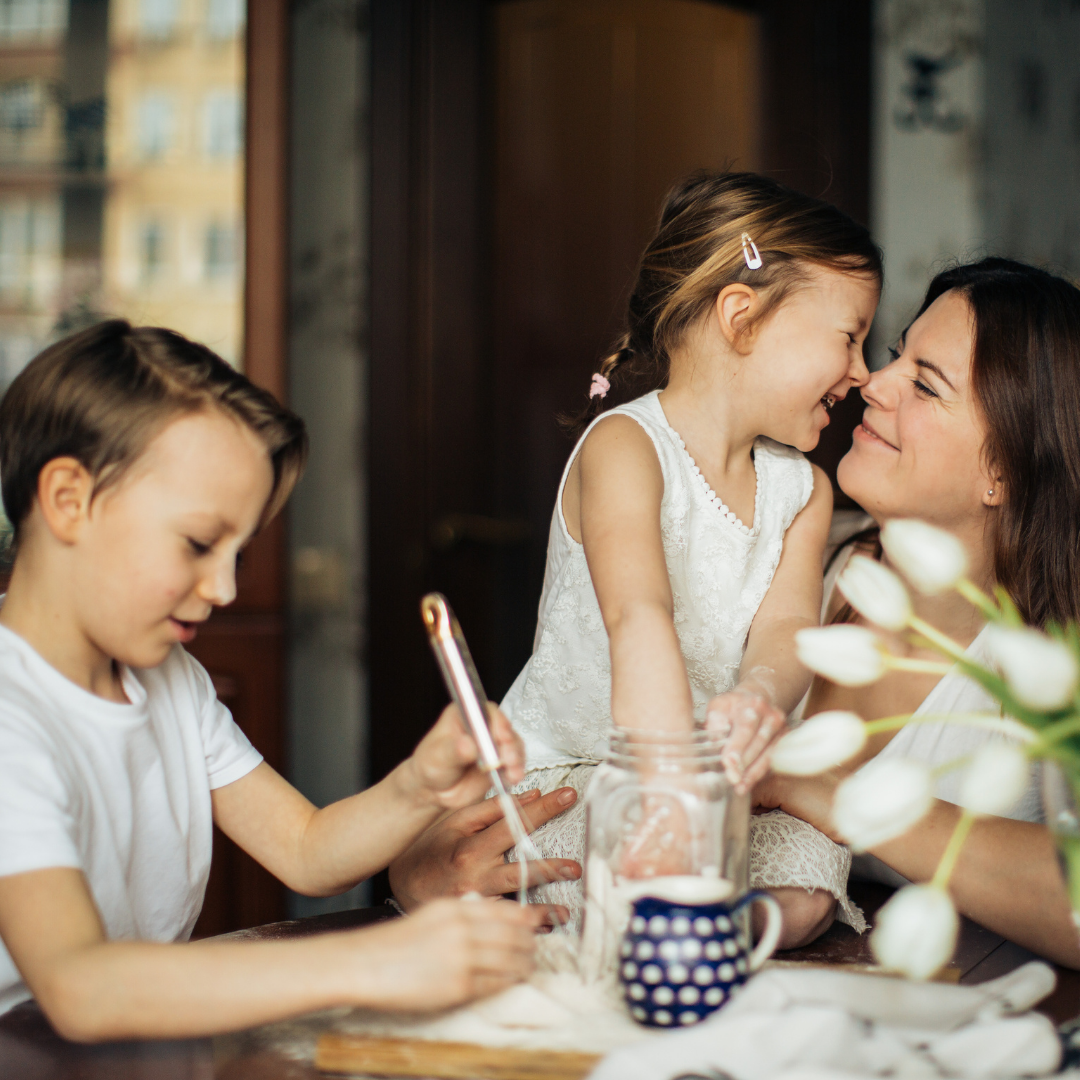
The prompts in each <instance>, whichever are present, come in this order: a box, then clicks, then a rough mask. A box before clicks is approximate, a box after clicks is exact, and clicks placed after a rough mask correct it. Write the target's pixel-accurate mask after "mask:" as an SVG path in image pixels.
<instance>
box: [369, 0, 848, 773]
mask: <svg viewBox="0 0 1080 1080" xmlns="http://www.w3.org/2000/svg"><path fill="white" fill-rule="evenodd" d="M868 7H869V6H868V5H867V4H865V3H859V2H856V0H823V3H822V4H820V5H817V4H815V5H806V4H801V3H798V2H797V0H771V2H763V3H760V4H740V5H738V7H737V8H736V7H735V6H731V5H724V4H716V3H710V2H707V0H503V2H501V3H500V2H494V0H373V3H372V65H373V96H372V312H371V317H372V337H371V369H370V372H371V374H370V380H371V381H370V387H369V394H370V397H369V400H370V410H371V412H370V426H369V433H370V441H369V461H370V469H371V476H370V487H369V491H370V500H371V501H370V516H369V522H370V525H369V528H370V549H369V550H370V567H369V581H370V594H369V595H370V607H369V619H368V624H369V643H368V655H369V662H370V670H371V695H372V698H371V762H370V764H371V769H370V772H371V775H372V777H373V778H377V777H379V776H381V775H384V774H385V773H386V772H387V771H389V769H390V768H392V767H393V766H394V765H395V764H396V763H397V762H398V761H400V760H401V759H402V758H403V757H404V756H405V755H406V754H407V753H408V752H409V750H410V749H411V748H412V746H413V745H414V744H415V742H416V740H417V739H418V738H419V737H420V735H421V734H422V733H423V731H424V730H425V729H426V728H427V727H428V726H429V725H430V723H431V722H432V720H433V719H434V717H435V715H436V713H437V710H438V709H439V707H441V705H442V704H443V702H444V701H445V694H444V692H443V691H442V688H441V686H440V685H439V680H438V676H437V673H436V671H435V668H434V665H433V663H432V661H431V658H430V656H429V655H428V653H427V649H426V644H425V642H424V639H423V635H422V632H421V628H420V622H419V618H418V613H417V604H418V601H419V599H420V596H421V595H422V593H423V592H424V591H426V590H427V589H430V588H440V589H442V590H443V591H444V592H446V593H447V594H448V596H449V597H450V599H451V602H452V603H453V604H454V605H455V607H456V608H457V609H458V614H459V615H460V617H461V621H462V624H463V627H464V630H465V633H466V635H467V636H468V637H469V639H470V641H471V643H472V648H473V652H474V655H475V657H476V660H477V664H478V667H479V669H480V673H481V675H482V677H483V678H484V680H485V682H486V685H487V689H488V691H489V693H490V695H491V696H492V697H495V698H498V697H500V696H501V695H502V694H503V693H504V692H505V690H506V689H507V688H508V686H509V684H510V682H511V681H512V680H513V678H514V676H515V675H516V674H517V671H518V670H519V669H520V667H521V665H522V664H523V663H524V661H525V660H526V659H527V657H528V655H529V651H530V649H531V643H532V634H533V630H534V628H535V620H536V605H537V601H538V599H539V593H540V584H541V579H542V574H543V563H544V553H545V550H546V544H547V534H548V525H549V521H550V516H551V511H552V506H553V503H554V497H555V489H556V484H557V481H558V476H559V473H560V471H561V469H562V466H563V464H564V462H565V460H566V456H567V454H568V452H569V449H570V445H571V444H570V442H569V441H568V440H567V439H566V438H565V437H564V436H563V435H562V434H561V433H560V431H559V428H558V426H557V424H556V415H557V414H558V413H560V412H563V411H566V410H568V409H574V408H577V407H578V406H579V405H580V404H581V402H582V401H583V400H584V395H585V393H586V391H587V388H588V384H589V376H590V373H591V372H592V371H594V370H596V362H597V359H598V358H599V357H600V356H601V355H602V353H603V351H604V349H605V348H606V347H607V345H608V344H609V342H610V341H611V339H612V337H613V336H614V333H615V331H616V328H617V324H618V320H619V307H620V302H621V300H622V299H623V297H624V296H625V292H626V290H628V288H629V286H630V283H631V281H630V279H631V276H632V272H633V266H634V262H635V260H636V258H637V256H638V255H639V253H640V250H641V248H642V246H643V244H644V243H645V241H646V239H647V237H648V235H649V232H650V230H651V228H652V226H653V223H654V221H655V218H656V214H657V211H658V208H659V202H660V198H661V196H662V194H663V192H664V190H665V189H666V188H667V187H668V185H669V184H670V183H671V182H672V181H673V180H674V179H675V178H677V177H678V176H680V175H682V174H683V173H685V172H687V171H689V170H691V169H694V168H700V167H709V168H721V167H723V166H725V165H727V164H731V165H734V166H736V167H739V168H759V169H764V170H765V171H770V170H773V171H775V172H776V175H777V176H778V178H779V179H781V180H784V181H786V182H788V183H791V184H793V185H794V186H798V187H801V188H803V189H804V190H809V191H810V192H811V193H812V194H822V193H825V194H826V195H827V196H828V197H833V198H835V199H836V201H838V202H839V203H840V204H841V205H844V206H845V208H847V209H849V211H851V212H853V213H855V214H856V215H861V216H865V209H866V188H867V176H868V147H869V140H868V123H869V111H868V104H867V102H868V97H869V67H868V58H869V11H868ZM837 48H842V49H845V50H846V55H845V57H844V62H843V63H836V62H834V61H835V51H836V49H837ZM829 110H835V113H834V112H833V111H829ZM864 127H866V129H867V130H865V131H864ZM864 158H866V160H865V161H864V160H863V159H864ZM834 162H835V163H838V165H837V167H836V168H835V169H834ZM834 173H835V175H834ZM831 176H833V179H830V177H831Z"/></svg>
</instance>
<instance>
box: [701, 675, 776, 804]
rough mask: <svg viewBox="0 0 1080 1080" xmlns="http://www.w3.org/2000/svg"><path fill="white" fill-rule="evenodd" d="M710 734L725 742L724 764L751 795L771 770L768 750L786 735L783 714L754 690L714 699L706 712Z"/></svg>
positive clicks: (739, 688) (738, 787)
mask: <svg viewBox="0 0 1080 1080" xmlns="http://www.w3.org/2000/svg"><path fill="white" fill-rule="evenodd" d="M706 724H707V726H708V730H709V732H710V733H711V734H712V735H714V736H716V737H717V738H720V739H725V740H726V742H725V744H724V749H723V751H722V752H721V761H722V762H723V765H724V771H725V772H726V773H727V778H728V779H729V780H730V781H731V783H732V784H734V785H735V789H736V790H737V791H738V792H739V793H740V794H745V793H746V792H748V791H749V790H750V789H751V788H752V787H753V786H754V785H755V784H756V783H757V782H758V781H759V780H761V779H762V778H763V777H764V776H765V774H766V772H768V769H769V750H770V748H771V747H772V745H773V743H775V742H776V740H777V739H779V738H780V736H781V735H783V734H784V732H785V731H787V729H788V727H787V720H786V718H785V717H784V714H783V713H782V712H781V711H780V710H779V709H778V708H777V707H776V706H775V705H773V703H772V702H771V701H770V700H769V698H768V697H767V696H766V695H765V694H764V693H762V692H759V691H758V690H757V689H755V688H753V687H751V686H749V685H748V686H742V685H740V686H737V687H736V688H735V689H734V690H730V691H728V693H726V694H721V695H720V696H719V697H714V698H713V699H712V701H710V702H709V708H708V711H707V712H706Z"/></svg>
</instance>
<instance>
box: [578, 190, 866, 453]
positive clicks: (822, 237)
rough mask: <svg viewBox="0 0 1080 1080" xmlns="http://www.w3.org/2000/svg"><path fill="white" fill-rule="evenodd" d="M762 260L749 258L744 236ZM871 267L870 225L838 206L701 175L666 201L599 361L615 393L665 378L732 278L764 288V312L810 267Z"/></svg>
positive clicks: (637, 390) (634, 391)
mask: <svg viewBox="0 0 1080 1080" xmlns="http://www.w3.org/2000/svg"><path fill="white" fill-rule="evenodd" d="M744 233H745V234H747V235H748V236H749V237H750V238H751V239H752V240H753V242H754V243H755V244H756V245H757V248H758V251H759V252H760V254H761V258H762V265H761V266H760V267H759V268H758V269H756V270H752V269H750V267H749V266H748V265H747V261H746V259H745V258H744V257H743V244H742V236H743V234H744ZM812 265H816V266H822V267H826V268H828V269H831V270H839V271H841V272H843V273H849V274H868V275H871V276H872V277H874V278H876V279H877V281H878V283H879V284H880V282H881V277H882V268H881V252H880V250H879V249H878V248H877V246H876V245H875V244H874V242H873V240H871V239H870V233H869V232H868V231H867V230H866V229H865V228H864V227H863V226H862V225H859V224H857V223H856V222H854V221H852V220H851V218H849V217H848V216H847V215H846V214H844V213H842V212H841V211H840V210H838V209H837V208H836V207H835V206H832V205H830V204H829V203H827V202H822V201H821V200H820V199H814V198H811V196H809V195H803V194H802V193H801V192H798V191H793V190H792V189H791V188H787V187H784V186H783V185H782V184H778V183H777V182H776V181H775V180H770V179H769V178H768V177H765V176H758V175H757V174H756V173H735V172H732V173H705V172H702V173H695V174H694V175H692V176H689V177H687V178H686V179H685V180H683V181H681V182H680V183H679V184H677V185H676V186H675V187H674V188H673V189H672V190H671V191H670V192H669V193H668V195H667V198H666V199H665V200H664V205H663V208H662V209H661V211H660V223H659V226H658V228H657V232H656V236H655V237H653V239H652V240H651V241H650V243H649V246H648V247H647V248H646V249H645V253H644V254H643V255H642V257H641V263H640V265H639V267H638V273H637V279H636V281H635V284H634V289H633V292H632V293H631V294H630V299H629V302H628V303H627V311H626V329H625V332H624V333H623V334H622V336H621V337H620V338H619V340H618V342H617V344H616V347H615V349H614V351H613V352H612V353H611V354H610V355H608V356H607V357H606V358H605V359H604V360H603V362H602V363H601V365H600V374H601V375H603V376H604V377H605V378H607V379H609V380H610V381H611V383H612V386H613V388H614V390H615V392H616V394H617V396H618V397H619V398H628V397H637V396H638V395H640V394H646V393H648V392H649V391H651V390H655V389H657V388H659V387H662V386H665V385H666V384H667V379H668V371H669V367H670V362H671V352H672V350H673V349H674V348H676V347H677V346H678V344H679V342H680V340H681V339H682V337H683V335H684V334H685V333H686V331H687V330H688V329H689V328H690V327H691V326H693V325H694V324H695V323H696V322H697V321H698V319H700V318H701V316H702V315H703V314H704V313H705V312H706V311H707V310H708V309H709V307H710V306H711V305H712V304H713V303H714V302H715V301H716V297H717V296H718V295H719V293H720V292H721V291H722V290H723V289H725V288H726V287H727V286H728V285H731V284H734V283H735V282H743V283H745V284H747V285H752V286H753V287H754V288H755V289H757V290H758V292H759V293H760V294H761V297H762V300H763V304H762V306H761V308H760V309H759V311H758V313H757V316H756V319H757V321H761V320H762V319H764V318H766V317H767V316H768V315H769V314H770V313H771V312H773V311H774V310H775V309H776V307H777V306H778V305H779V304H780V303H781V301H782V300H783V299H784V298H785V297H786V296H788V295H789V294H790V293H791V292H792V290H794V289H795V288H797V287H798V286H799V285H800V284H802V283H804V282H805V281H806V278H807V273H806V272H807V269H808V268H809V267H810V266H812ZM601 408H602V404H601V399H600V398H599V397H597V398H591V399H590V401H589V404H588V405H587V406H586V407H585V409H583V410H582V412H581V413H580V414H578V415H577V416H573V417H570V418H568V419H567V420H566V427H567V428H568V429H569V430H571V431H573V432H579V431H580V430H581V429H582V428H583V427H585V426H586V425H587V424H588V423H589V421H590V420H591V419H592V418H593V417H594V416H596V415H597V414H598V413H599V412H600V409H601Z"/></svg>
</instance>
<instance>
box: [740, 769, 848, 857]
mask: <svg viewBox="0 0 1080 1080" xmlns="http://www.w3.org/2000/svg"><path fill="white" fill-rule="evenodd" d="M845 775H846V774H845V773H841V772H839V771H836V772H827V773H821V774H820V775H819V776H776V775H775V774H770V775H769V776H766V777H765V779H764V780H762V781H761V782H760V783H758V785H757V786H756V787H755V788H754V796H753V805H754V811H755V812H756V813H763V812H765V811H768V810H783V811H784V813H786V814H790V815H791V816H792V817H797V818H801V819H802V820H803V821H805V822H807V823H808V824H810V825H813V826H814V828H815V829H817V830H818V831H819V832H823V833H824V834H825V835H826V836H827V837H828V838H829V839H830V840H832V841H833V842H834V843H837V844H843V843H844V842H845V841H844V839H843V837H841V836H839V835H838V834H837V832H836V827H835V826H834V825H833V820H832V807H833V798H834V796H835V795H836V788H837V786H838V785H839V783H840V781H841V780H843V779H844V776H845Z"/></svg>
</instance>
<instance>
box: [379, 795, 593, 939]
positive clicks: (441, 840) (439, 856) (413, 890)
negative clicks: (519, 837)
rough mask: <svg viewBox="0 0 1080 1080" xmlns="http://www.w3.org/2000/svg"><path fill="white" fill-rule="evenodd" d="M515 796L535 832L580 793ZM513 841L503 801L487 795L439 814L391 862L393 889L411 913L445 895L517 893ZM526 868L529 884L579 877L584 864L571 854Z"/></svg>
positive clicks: (560, 913) (560, 912) (561, 913)
mask: <svg viewBox="0 0 1080 1080" xmlns="http://www.w3.org/2000/svg"><path fill="white" fill-rule="evenodd" d="M517 801H518V805H519V806H520V807H521V810H522V814H523V815H524V817H525V820H526V822H527V823H528V826H529V831H530V832H532V831H533V830H535V829H538V828H540V826H541V825H543V824H545V823H546V822H548V821H550V820H551V819H552V818H553V817H556V816H557V815H559V814H561V813H562V812H563V811H564V810H567V809H569V808H570V807H571V806H573V805H574V803H575V802H577V792H576V791H575V790H574V789H573V788H571V787H565V788H558V789H557V790H555V791H552V792H549V793H548V794H547V795H544V796H541V795H540V792H539V791H527V792H525V793H524V794H523V795H519V796H518V797H517ZM513 846H514V839H513V837H512V836H511V835H510V826H509V825H507V823H506V819H505V818H504V817H503V811H502V807H501V806H500V805H499V800H498V799H485V800H484V801H483V802H480V803H477V804H476V805H475V806H466V807H465V808H464V809H462V810H457V811H455V812H454V813H452V814H448V815H447V816H446V817H444V818H441V819H440V820H439V821H437V822H436V823H435V824H434V825H432V826H431V828H430V829H428V830H427V832H425V833H424V834H423V836H421V837H420V838H419V839H418V840H417V841H416V842H415V843H414V844H412V845H411V846H410V847H409V849H408V850H407V851H405V852H404V853H403V854H402V855H400V856H399V857H398V858H397V859H395V860H394V861H393V862H392V863H391V864H390V888H391V889H393V891H394V896H395V898H396V899H397V901H398V903H400V904H401V906H402V907H403V908H404V909H405V910H406V911H409V912H411V911H413V910H415V909H416V908H417V907H419V906H420V905H421V904H426V903H428V902H429V901H431V900H434V899H436V898H438V897H443V896H464V895H465V893H468V892H478V893H479V894H480V895H481V896H500V895H502V894H503V893H509V892H516V891H517V888H518V886H519V885H520V883H521V864H520V863H516V862H515V863H508V862H507V861H506V858H505V855H506V852H508V851H509V850H510V849H511V848H512V847H513ZM527 868H528V869H527V872H528V883H529V886H530V888H531V887H532V886H534V885H546V884H547V883H549V882H552V881H560V880H562V881H574V880H576V879H577V878H579V877H581V864H580V863H577V862H574V861H573V860H572V859H541V860H539V861H530V862H529V863H528V864H527ZM548 910H550V907H549V908H548ZM555 915H556V916H557V917H558V918H559V921H560V922H565V921H566V920H567V918H569V914H568V912H567V911H566V909H565V908H556V909H555Z"/></svg>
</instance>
